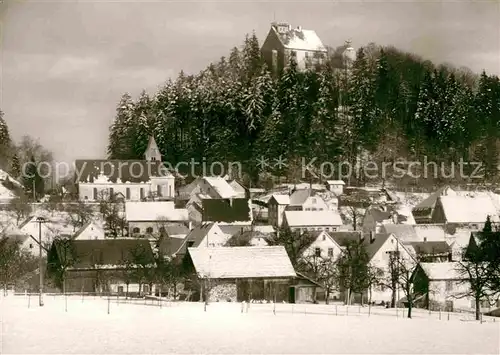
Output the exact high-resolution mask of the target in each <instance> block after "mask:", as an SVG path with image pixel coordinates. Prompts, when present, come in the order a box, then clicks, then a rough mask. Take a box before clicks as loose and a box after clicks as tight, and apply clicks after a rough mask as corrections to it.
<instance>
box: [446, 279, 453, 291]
mask: <svg viewBox="0 0 500 355" xmlns="http://www.w3.org/2000/svg"><path fill="white" fill-rule="evenodd" d="M446 291H453V281H446Z"/></svg>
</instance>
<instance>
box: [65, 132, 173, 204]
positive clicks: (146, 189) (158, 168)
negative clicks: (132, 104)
mask: <svg viewBox="0 0 500 355" xmlns="http://www.w3.org/2000/svg"><path fill="white" fill-rule="evenodd" d="M144 157H145V160H76V161H75V176H76V182H77V184H78V195H79V198H80V200H83V201H96V200H99V199H101V198H103V197H107V196H115V195H117V194H120V195H122V196H123V198H124V199H125V200H127V201H141V200H145V199H167V200H168V199H173V198H174V197H175V177H174V175H173V174H172V173H171V172H170V171H169V170H168V169H167V168H166V167H165V165H164V164H163V163H162V162H161V155H160V153H159V150H158V147H157V145H156V142H155V140H154V138H153V137H151V138H150V140H149V144H148V148H147V149H146V152H145V154H144Z"/></svg>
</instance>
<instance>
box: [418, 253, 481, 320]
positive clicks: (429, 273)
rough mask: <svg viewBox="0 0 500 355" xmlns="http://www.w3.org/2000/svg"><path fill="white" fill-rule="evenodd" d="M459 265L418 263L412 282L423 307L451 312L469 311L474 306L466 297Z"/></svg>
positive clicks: (463, 279)
mask: <svg viewBox="0 0 500 355" xmlns="http://www.w3.org/2000/svg"><path fill="white" fill-rule="evenodd" d="M459 270H460V269H459V263H457V262H444V263H420V264H419V265H418V266H417V268H416V269H415V272H414V275H413V280H414V285H415V286H414V289H415V292H416V293H417V294H421V295H424V296H425V298H426V299H424V306H426V307H428V308H430V309H432V310H438V309H441V310H443V311H449V312H453V311H454V310H456V309H461V310H471V309H474V307H475V304H474V300H473V298H472V297H468V296H467V294H468V290H469V285H468V283H467V282H465V277H464V276H463V275H462V274H461V272H460V271H459Z"/></svg>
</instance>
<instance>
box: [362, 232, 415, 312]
mask: <svg viewBox="0 0 500 355" xmlns="http://www.w3.org/2000/svg"><path fill="white" fill-rule="evenodd" d="M362 241H363V242H362V243H363V245H364V246H365V248H366V253H367V254H368V260H369V264H370V265H371V266H373V267H375V268H377V269H380V270H382V272H383V273H384V275H383V276H382V279H385V280H389V279H390V274H391V269H390V263H391V255H392V257H397V258H399V260H400V262H401V263H404V264H405V265H406V267H408V268H412V267H413V266H414V264H416V261H415V259H414V257H413V256H412V254H411V252H410V251H409V250H408V249H407V248H406V247H405V246H404V245H403V244H402V243H401V242H400V241H399V240H398V238H397V237H396V236H395V235H394V234H375V233H370V234H369V235H368V236H366V237H363V238H362ZM386 285H387V284H386V283H385V284H384V283H382V284H380V285H372V286H371V287H370V288H369V290H368V291H367V292H366V294H365V297H366V298H365V300H368V299H369V298H370V297H371V301H372V302H375V303H382V302H384V303H390V301H391V298H392V290H391V289H390V288H388V287H387V286H386Z"/></svg>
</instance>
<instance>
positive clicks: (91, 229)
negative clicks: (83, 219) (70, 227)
mask: <svg viewBox="0 0 500 355" xmlns="http://www.w3.org/2000/svg"><path fill="white" fill-rule="evenodd" d="M73 239H74V240H96V239H99V240H102V239H105V233H104V228H103V226H102V225H101V224H99V223H97V222H95V221H89V222H87V223H85V224H84V225H83V226H82V227H81V228H80V229H79V230H78V231H77V232H76V233H75V234H74V235H73Z"/></svg>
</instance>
